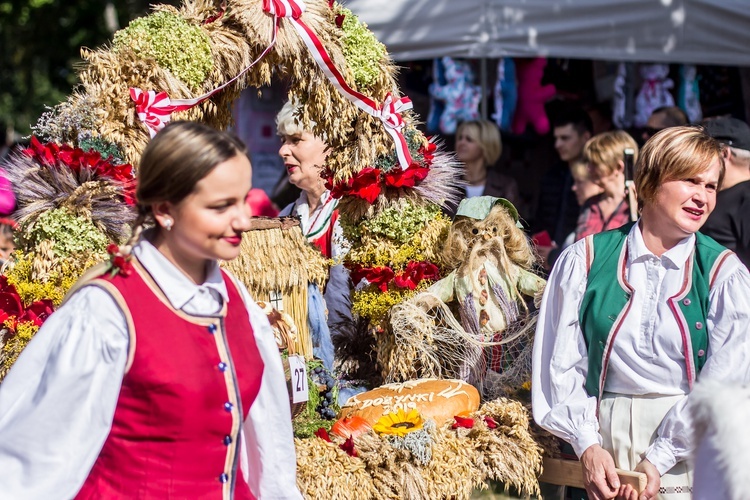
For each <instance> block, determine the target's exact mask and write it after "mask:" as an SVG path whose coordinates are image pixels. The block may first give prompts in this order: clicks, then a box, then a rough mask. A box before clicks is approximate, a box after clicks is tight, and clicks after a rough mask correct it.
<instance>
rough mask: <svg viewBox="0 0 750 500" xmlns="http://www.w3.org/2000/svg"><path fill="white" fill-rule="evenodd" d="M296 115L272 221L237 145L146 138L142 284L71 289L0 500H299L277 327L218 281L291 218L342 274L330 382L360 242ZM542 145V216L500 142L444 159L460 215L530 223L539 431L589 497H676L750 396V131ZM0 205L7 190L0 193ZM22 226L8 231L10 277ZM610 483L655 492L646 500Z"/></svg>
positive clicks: (227, 282) (10, 396) (45, 347)
mask: <svg viewBox="0 0 750 500" xmlns="http://www.w3.org/2000/svg"><path fill="white" fill-rule="evenodd" d="M299 106H300V105H299V104H297V103H293V102H288V103H286V104H285V105H284V107H283V108H282V110H281V111H280V112H279V114H278V116H277V118H276V124H277V132H278V135H279V136H280V138H281V146H280V149H279V155H280V156H281V158H282V159H283V163H284V166H285V169H286V175H287V177H288V182H289V183H291V184H292V185H294V186H296V187H297V188H299V190H300V195H299V198H298V199H297V200H295V201H294V202H292V203H291V204H289V205H288V206H286V207H283V208H281V210H279V208H278V207H275V206H273V205H272V203H270V200H268V198H267V197H266V196H264V195H263V194H262V193H257V192H255V193H254V191H253V190H252V185H251V184H252V183H251V179H252V167H251V165H250V162H249V160H248V156H247V154H246V150H245V147H244V145H243V144H242V143H241V142H240V141H239V140H238V139H236V138H235V137H234V136H232V135H231V134H228V133H224V132H218V131H216V130H213V129H210V128H208V127H206V126H204V125H200V124H198V123H195V122H175V123H172V124H169V125H168V126H167V127H166V128H164V129H163V130H162V131H161V132H159V133H158V134H157V135H156V137H155V138H154V139H152V140H151V142H150V143H149V145H148V146H147V147H146V149H145V151H144V152H143V155H142V158H141V161H140V166H139V174H138V175H139V177H138V186H137V193H136V198H137V210H138V218H137V220H136V222H135V223H134V225H133V236H132V238H131V240H130V241H129V242H127V244H126V245H124V246H122V247H121V248H120V249H119V252H121V254H122V256H123V258H124V259H125V260H126V261H127V262H129V263H132V272H131V271H128V272H122V271H123V270H122V269H120V270H119V271H121V272H112V269H111V268H110V269H107V270H106V271H107V272H106V273H105V272H104V271H105V269H104V268H96V269H95V270H94V271H93V272H91V273H88V274H87V275H86V277H85V278H82V280H81V281H80V282H79V283H77V284H76V286H74V288H73V289H72V290H71V292H70V293H69V295H68V297H67V298H66V301H65V302H64V304H63V305H62V306H61V307H60V308H59V310H58V311H57V312H56V313H55V314H53V315H52V316H51V317H50V318H49V320H48V321H46V322H45V323H44V325H43V326H42V327H41V329H40V330H39V332H38V333H37V334H36V336H35V338H34V341H33V342H31V343H30V344H29V346H28V347H27V348H26V350H25V351H24V353H23V355H22V356H20V357H19V360H18V361H17V363H16V364H15V365H14V367H13V369H12V370H11V371H10V372H9V374H8V376H7V377H6V378H5V380H4V381H3V382H2V385H0V470H3V471H4V472H3V477H4V479H3V481H1V482H0V497H3V498H63V497H64V498H70V497H76V498H100V497H102V496H104V497H126V496H131V494H133V492H138V495H139V496H142V497H159V498H172V497H175V498H176V497H203V496H211V495H224V496H226V497H231V498H299V497H300V493H299V491H298V490H297V487H296V482H295V453H294V443H293V440H292V427H291V414H290V408H289V398H288V394H287V388H286V383H285V378H284V373H283V368H282V365H281V361H280V358H279V356H278V350H277V347H276V345H275V343H274V338H273V334H272V333H271V330H270V325H269V323H268V320H267V318H266V317H265V316H264V314H263V313H262V312H261V310H260V309H259V308H258V306H257V305H256V304H255V302H254V300H253V298H252V297H251V296H250V294H249V293H248V291H247V290H246V289H245V287H244V286H243V285H242V284H241V283H239V282H238V281H237V280H236V279H235V278H234V277H233V276H232V275H231V274H229V273H227V272H226V271H224V270H221V269H220V267H219V265H218V262H219V261H220V260H230V259H232V258H234V257H236V256H237V255H238V254H239V248H240V242H241V240H242V233H243V232H244V231H246V230H248V228H249V223H250V217H251V216H253V215H254V216H259V215H261V216H276V215H277V214H278V215H280V216H295V217H297V218H299V219H300V226H301V230H302V233H303V235H304V236H305V237H306V238H307V240H308V241H309V243H310V244H311V245H313V246H315V247H316V248H318V249H319V251H320V252H321V253H322V255H323V256H325V257H326V258H329V259H331V260H332V262H333V263H334V265H333V266H332V267H331V269H330V276H329V280H328V283H327V286H326V288H325V292H324V299H325V300H324V302H321V303H323V304H325V306H324V307H325V308H326V309H327V312H326V314H327V315H328V316H327V318H328V320H327V323H328V325H327V327H328V328H327V330H326V331H327V332H328V333H327V335H326V336H324V338H318V339H316V340H317V344H316V346H315V347H316V351H315V353H316V355H317V356H318V357H320V358H321V359H323V360H324V361H325V363H326V366H328V367H329V368H330V369H332V368H333V352H332V346H331V339H330V331H332V330H333V329H334V328H335V325H337V324H340V323H341V322H347V321H352V319H353V318H352V313H351V301H350V292H351V288H352V286H351V281H350V279H349V276H348V273H347V271H346V269H345V268H344V266H343V265H342V259H343V256H344V255H345V254H346V251H347V246H348V245H347V242H346V241H345V239H344V236H343V232H342V229H341V225H340V222H339V216H340V214H339V208H338V200H337V199H336V198H334V197H333V196H332V195H331V193H330V191H328V190H327V189H326V185H325V182H324V180H323V179H322V178H321V170H322V168H323V167H324V166H325V163H326V157H327V155H328V152H329V149H328V145H327V144H326V141H325V137H321V136H319V135H316V134H315V133H314V132H313V131H312V130H306V129H304V128H302V127H301V126H300V125H299V123H298V122H297V120H296V119H295V115H296V114H297V111H298V108H299ZM553 136H554V145H555V150H556V152H557V154H558V156H559V161H558V162H557V163H556V164H554V165H552V166H551V167H550V168H549V169H548V170H547V172H546V174H545V175H544V177H543V178H542V180H541V183H540V185H539V192H540V195H539V200H540V201H539V204H538V206H537V207H536V209H535V210H534V211H533V214H532V213H531V210H530V209H529V208H527V207H525V206H523V201H522V200H521V197H520V195H519V192H518V184H517V182H516V181H515V180H514V179H513V178H512V177H511V176H509V175H507V174H506V173H504V172H502V171H501V170H500V169H498V168H497V166H496V163H497V161H498V159H499V158H500V155H501V151H502V141H501V134H500V132H499V130H498V128H497V126H496V125H495V124H494V123H492V122H489V121H486V120H475V121H470V122H465V123H462V124H460V125H459V127H458V129H457V132H456V143H455V144H456V151H455V153H456V158H457V159H458V160H459V161H460V162H461V163H462V165H463V167H462V168H463V169H464V170H463V173H464V182H465V184H464V192H463V198H464V199H467V198H473V197H478V196H493V197H496V198H502V199H504V200H507V201H503V203H504V204H505V203H507V204H508V205H509V206H513V205H516V207H518V206H522V207H523V208H522V210H526V211H527V213H525V214H524V213H523V211H521V219H520V220H521V221H523V220H531V221H532V225H531V226H530V227H526V228H524V229H525V230H526V237H527V238H528V239H529V240H530V241H534V242H535V244H536V252H537V257H538V264H539V273H540V274H544V275H546V276H548V282H547V286H546V288H545V291H544V295H543V297H542V299H541V304H540V305H539V310H538V326H537V330H536V337H535V341H534V356H533V369H532V402H533V414H534V419H535V420H536V421H537V422H538V423H539V425H541V426H542V427H543V428H545V429H547V430H548V431H549V432H551V433H552V434H554V435H556V436H558V437H559V438H561V439H562V440H564V441H565V442H566V443H567V444H568V445H569V446H570V447H571V449H572V451H573V452H574V453H575V454H576V455H577V456H578V457H579V458H580V461H581V463H582V466H583V474H584V483H585V486H586V493H587V494H588V496H589V498H593V499H600V498H601V499H604V498H615V497H620V498H628V499H635V498H657V497H658V498H687V497H688V496H689V495H690V494H691V492H692V491H693V476H694V469H693V468H692V463H693V462H692V459H693V450H694V449H695V448H696V443H695V442H694V438H693V424H692V420H691V413H690V402H691V394H692V391H693V388H694V386H695V385H696V384H699V383H702V382H703V381H704V380H705V381H709V382H710V381H714V382H720V383H726V384H733V383H737V384H741V383H747V382H748V381H750V339H748V331H747V324H749V323H750V274H749V273H748V268H747V266H748V265H750V225H749V224H750V223H748V222H747V218H746V217H743V215H744V214H745V213H747V212H748V208H750V207H747V205H748V204H750V127H749V126H748V125H747V124H746V123H744V122H742V121H741V120H738V119H735V118H726V117H718V118H714V119H711V120H707V121H706V122H705V123H704V124H703V125H702V126H694V125H689V124H687V118H686V117H685V114H684V113H681V112H680V110H679V108H675V109H672V108H661V109H658V110H656V111H654V113H653V115H652V117H651V119H650V120H649V125H648V127H647V129H646V130H644V132H643V136H642V139H643V141H636V140H635V139H634V138H633V137H632V136H631V135H629V134H628V133H627V132H625V131H621V130H611V131H605V132H601V133H599V134H594V133H593V127H592V123H591V119H590V117H589V116H588V115H587V114H586V112H585V111H583V110H581V109H573V110H571V111H570V112H568V113H563V114H560V115H559V116H557V117H556V118H555V120H554V121H553ZM639 142H640V143H641V147H639ZM631 162H632V163H631ZM631 167H633V168H631ZM631 176H632V177H633V178H631ZM2 180H3V177H2V176H0V181H2ZM627 181H630V182H627ZM3 193H10V194H11V195H12V190H10V189H9V187H8V186H4V185H3V184H2V183H0V195H1V194H3ZM1 201H3V205H2V206H0V212H1V213H4V214H10V213H12V208H13V207H12V206H10V205H9V206H7V207H6V206H5V205H7V203H5V201H6V200H4V199H3V200H1ZM450 208H451V207H448V210H449V211H450ZM514 210H515V209H514ZM453 211H455V207H453ZM519 224H520V222H519ZM13 228H14V222H13V221H12V219H9V218H6V219H0V243H2V245H0V259H2V261H3V262H4V261H6V260H8V259H12V257H11V255H10V254H11V252H12V249H13V241H12V231H13ZM115 271H118V270H115ZM156 322H158V324H159V328H154V327H153V325H154V324H155V323H156ZM187 338H191V339H194V340H191V341H190V342H185V341H184V340H185V339H187ZM136 339H137V342H136ZM136 346H137V348H136ZM165 346H170V347H169V348H168V349H167V348H166V347H165ZM269 424H271V425H272V426H273V429H272V431H270V430H269V429H268V426H269ZM197 430H200V432H196V431H197ZM702 449H710V447H707V446H703V447H702ZM710 458H711V457H710V456H709V457H708V463H711V460H710ZM703 459H704V460H705V459H706V457H703ZM616 468H620V469H626V470H635V471H640V472H643V473H644V474H645V475H646V477H647V479H648V483H647V486H646V489H645V490H644V491H643V492H642V493H640V495H641V496H638V495H639V492H636V491H635V490H634V489H633V488H632V487H631V486H628V485H624V484H620V481H619V479H618V476H617V473H616ZM702 481H704V483H703V484H702V485H701V487H702V488H703V490H704V491H706V490H708V489H707V487H706V486H705V481H707V479H702ZM686 495H687V496H686Z"/></svg>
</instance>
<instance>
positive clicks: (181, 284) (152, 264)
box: [133, 238, 229, 309]
mask: <svg viewBox="0 0 750 500" xmlns="http://www.w3.org/2000/svg"><path fill="white" fill-rule="evenodd" d="M133 254H134V255H135V256H136V258H138V260H139V261H140V263H141V264H142V265H143V267H144V268H146V271H148V272H149V274H150V275H151V277H152V278H153V279H154V281H156V284H157V285H159V288H161V290H162V292H164V295H166V297H167V299H168V300H169V302H170V303H171V304H172V307H174V308H175V309H182V308H183V307H184V306H185V304H187V303H188V302H190V301H191V300H192V299H193V298H194V297H195V296H196V295H197V294H198V293H199V292H200V290H201V288H208V289H211V290H215V291H216V292H217V293H218V294H219V295H221V297H222V298H223V299H224V301H225V302H228V301H229V295H228V293H227V286H226V284H225V283H224V277H223V276H222V274H221V269H219V263H218V262H216V261H213V260H212V261H209V262H208V264H207V265H208V269H207V270H206V281H205V282H204V283H203V284H202V285H196V284H195V283H193V282H192V280H190V278H188V277H187V276H186V275H185V274H184V273H183V272H182V271H180V270H179V269H177V267H175V265H174V264H172V262H170V261H169V259H167V258H166V257H165V256H164V254H162V253H161V252H160V251H159V250H157V249H156V247H154V246H153V245H152V244H151V243H149V242H148V241H147V240H146V239H143V238H142V239H141V240H140V241H139V242H138V244H137V245H136V246H135V247H133Z"/></svg>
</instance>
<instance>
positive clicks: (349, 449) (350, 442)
mask: <svg viewBox="0 0 750 500" xmlns="http://www.w3.org/2000/svg"><path fill="white" fill-rule="evenodd" d="M339 448H341V449H342V450H344V451H345V452H346V454H347V455H349V456H350V457H356V456H357V450H356V449H355V448H354V439H353V438H352V437H351V436H349V437H348V438H347V440H346V441H344V444H340V445H339Z"/></svg>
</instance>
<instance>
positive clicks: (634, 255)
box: [628, 219, 695, 269]
mask: <svg viewBox="0 0 750 500" xmlns="http://www.w3.org/2000/svg"><path fill="white" fill-rule="evenodd" d="M694 247H695V235H694V234H691V235H690V236H688V237H687V238H683V239H682V240H680V242H679V243H677V244H676V245H675V246H674V247H672V248H670V249H669V250H667V251H666V252H664V253H663V254H662V256H661V257H657V256H656V255H655V254H654V253H653V252H652V251H651V250H649V249H648V247H646V243H645V242H644V241H643V233H642V232H641V228H640V219H638V222H636V223H635V224H633V227H632V228H631V229H630V233H628V255H629V256H628V259H629V260H630V262H638V261H639V260H645V259H646V258H649V257H655V258H657V259H660V260H661V261H662V262H664V261H667V262H670V263H671V265H672V266H673V267H674V268H675V269H682V267H683V266H684V265H685V262H687V259H688V257H690V254H691V253H692V251H693V248H694Z"/></svg>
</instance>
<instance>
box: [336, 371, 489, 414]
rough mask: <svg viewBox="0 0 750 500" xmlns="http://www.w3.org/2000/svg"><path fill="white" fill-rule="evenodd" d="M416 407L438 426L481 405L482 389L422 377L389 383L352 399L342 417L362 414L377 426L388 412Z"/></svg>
mask: <svg viewBox="0 0 750 500" xmlns="http://www.w3.org/2000/svg"><path fill="white" fill-rule="evenodd" d="M413 408H416V409H417V410H418V411H419V413H420V414H421V415H422V418H425V419H432V420H434V421H435V423H436V424H437V425H442V424H443V423H445V422H448V421H452V420H453V417H454V416H456V415H459V414H461V413H462V412H472V411H476V410H477V409H478V408H479V392H478V391H477V390H476V389H475V388H474V387H473V386H472V385H469V384H467V383H466V382H463V381H461V380H438V379H419V380H409V381H408V382H403V383H400V384H387V385H383V386H380V387H378V388H377V389H373V390H371V391H368V392H363V393H362V394H357V395H355V396H352V397H351V398H349V400H348V401H347V402H346V404H345V405H344V406H343V407H342V408H341V416H342V417H348V416H351V415H359V416H360V417H362V418H364V419H365V420H367V422H368V423H369V424H370V425H374V424H375V422H377V421H378V419H379V418H380V417H381V416H383V415H384V414H386V413H395V412H397V411H398V410H399V409H402V410H404V411H406V412H408V411H409V410H411V409H413Z"/></svg>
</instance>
